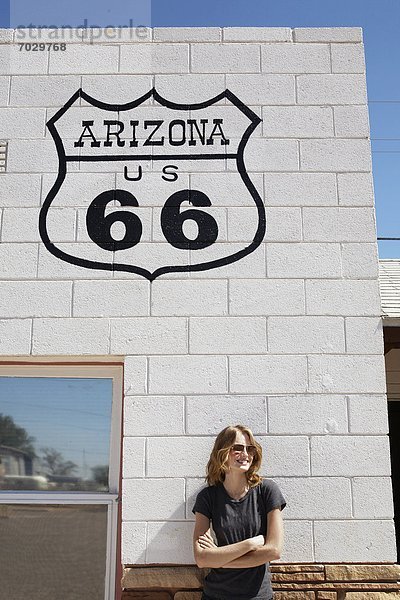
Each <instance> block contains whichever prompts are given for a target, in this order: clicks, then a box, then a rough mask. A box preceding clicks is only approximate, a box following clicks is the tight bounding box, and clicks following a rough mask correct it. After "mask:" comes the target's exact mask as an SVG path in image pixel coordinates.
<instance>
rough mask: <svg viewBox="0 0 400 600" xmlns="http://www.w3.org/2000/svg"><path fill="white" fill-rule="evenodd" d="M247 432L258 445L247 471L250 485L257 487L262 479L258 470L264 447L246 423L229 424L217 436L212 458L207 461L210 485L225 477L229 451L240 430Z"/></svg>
mask: <svg viewBox="0 0 400 600" xmlns="http://www.w3.org/2000/svg"><path fill="white" fill-rule="evenodd" d="M239 431H240V432H241V433H243V434H245V435H246V434H247V435H248V437H249V440H250V443H251V444H252V445H253V446H255V447H256V452H255V454H254V457H253V460H252V463H251V466H250V468H249V470H248V471H247V473H246V477H247V481H248V483H249V485H250V487H255V486H256V485H258V484H259V483H260V481H261V477H260V475H258V473H257V471H258V469H259V468H260V466H261V460H262V448H261V446H260V444H259V443H258V442H257V441H256V440H255V439H254V436H253V433H252V432H251V430H250V429H249V428H248V427H245V426H244V425H228V427H225V429H223V430H222V431H221V432H220V433H219V434H218V435H217V437H216V440H215V442H214V447H213V449H212V450H211V454H210V458H209V460H208V463H207V475H206V481H207V483H208V485H216V484H217V483H222V481H224V479H225V474H226V472H227V470H228V467H227V463H228V456H229V451H230V449H231V447H232V446H233V444H234V443H235V440H236V434H237V433H238V432H239Z"/></svg>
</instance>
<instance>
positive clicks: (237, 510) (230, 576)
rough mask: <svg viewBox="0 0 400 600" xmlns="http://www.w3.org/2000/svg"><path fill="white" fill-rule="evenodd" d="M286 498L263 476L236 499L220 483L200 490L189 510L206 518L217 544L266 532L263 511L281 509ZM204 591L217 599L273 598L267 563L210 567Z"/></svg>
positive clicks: (228, 542)
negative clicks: (238, 566)
mask: <svg viewBox="0 0 400 600" xmlns="http://www.w3.org/2000/svg"><path fill="white" fill-rule="evenodd" d="M285 506H286V500H285V498H284V497H283V495H282V492H281V491H280V489H279V487H278V485H277V484H276V483H275V482H274V481H273V480H272V479H263V480H262V481H261V483H260V484H259V485H257V486H256V487H253V488H250V490H249V491H248V492H247V494H246V495H245V496H244V497H243V498H241V499H240V500H234V499H233V498H231V497H230V496H229V495H228V493H227V491H226V490H225V488H224V486H223V484H222V483H219V484H217V485H212V486H209V487H206V488H204V489H202V490H201V491H200V492H199V494H198V495H197V498H196V502H195V505H194V507H193V509H192V512H193V513H196V512H199V513H201V514H203V515H205V516H206V517H208V518H209V519H210V521H211V523H212V528H213V530H214V533H215V535H216V538H217V543H218V546H226V545H228V544H234V543H236V542H241V541H242V540H245V539H248V538H251V537H254V536H256V535H266V531H267V514H268V512H269V511H271V510H272V509H274V508H280V509H281V510H283V508H284V507H285ZM204 592H205V593H206V594H207V595H208V596H210V597H211V598H216V599H218V600H269V599H270V598H272V597H273V592H272V587H271V573H270V570H269V563H266V564H264V565H260V566H258V567H249V568H244V569H211V570H210V572H209V574H208V575H207V577H206V579H205V581H204Z"/></svg>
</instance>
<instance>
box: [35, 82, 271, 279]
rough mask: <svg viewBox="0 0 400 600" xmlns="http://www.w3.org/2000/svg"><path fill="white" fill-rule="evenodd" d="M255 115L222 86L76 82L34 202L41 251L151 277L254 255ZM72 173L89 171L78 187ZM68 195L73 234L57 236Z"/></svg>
mask: <svg viewBox="0 0 400 600" xmlns="http://www.w3.org/2000/svg"><path fill="white" fill-rule="evenodd" d="M260 121H261V119H260V118H259V117H258V116H257V115H256V114H255V113H254V112H253V111H252V110H251V109H250V108H248V107H247V106H246V105H245V104H243V103H242V102H241V101H240V100H239V98H238V97H237V96H235V95H234V94H233V93H232V92H230V91H229V90H225V91H223V92H222V93H221V94H219V95H218V96H216V97H215V98H212V99H210V100H209V101H207V102H202V103H198V104H176V103H173V102H169V101H168V100H166V99H165V98H163V97H162V96H160V95H159V94H158V93H157V91H156V90H155V89H152V90H150V91H149V92H148V93H147V94H145V95H144V96H142V97H140V98H138V99H136V100H134V101H133V102H130V103H128V104H122V105H119V104H115V105H114V104H106V103H104V102H101V101H98V100H96V99H94V98H92V97H90V96H89V95H87V94H86V93H85V92H83V91H82V90H78V91H77V92H76V93H75V94H74V95H73V96H72V97H71V98H70V100H69V101H68V102H67V103H66V104H65V105H64V106H63V108H61V109H60V110H59V111H58V112H57V113H56V114H55V115H54V116H53V117H52V118H51V119H50V120H49V121H48V123H47V127H48V129H49V131H50V134H51V136H52V137H53V140H54V142H55V144H56V148H57V153H58V157H59V171H58V177H57V179H56V181H55V183H54V185H53V187H52V188H51V190H50V192H49V193H48V195H47V197H46V200H45V202H44V204H43V206H42V209H41V212H40V220H39V231H40V235H41V238H42V240H43V243H44V244H45V246H46V248H47V250H48V251H49V252H51V253H52V254H53V255H54V256H56V257H57V258H59V259H61V260H63V261H66V262H68V263H72V264H75V265H79V266H81V267H86V268H90V269H103V270H110V271H127V272H130V273H136V274H138V275H141V276H143V277H146V278H147V279H149V280H150V281H152V280H154V279H155V278H156V277H159V276H160V275H163V274H165V273H171V272H187V271H205V270H208V269H215V268H218V267H221V266H223V265H227V264H229V263H232V262H235V261H238V260H240V259H241V258H243V257H244V256H246V255H247V254H250V253H251V252H253V251H254V250H255V249H256V248H257V247H258V246H259V245H260V243H261V241H262V240H263V237H264V234H265V209H264V205H263V202H262V199H261V197H260V195H259V193H258V191H257V189H256V187H255V186H254V184H253V182H252V181H251V178H250V176H249V174H248V173H247V171H246V166H245V160H244V150H245V147H246V144H247V142H248V140H249V138H250V136H251V135H252V133H253V132H254V131H255V129H256V128H257V126H258V125H259V123H260ZM77 174H80V177H81V181H82V176H83V178H84V180H85V179H86V181H87V184H86V182H85V181H84V184H83V185H81V187H80V188H79V191H78V193H77V189H76V177H77ZM74 182H75V184H74ZM73 194H75V196H76V206H81V207H82V208H81V209H80V210H79V211H78V238H77V239H75V240H74V241H73V242H71V241H69V242H62V241H59V237H57V231H56V226H55V223H56V222H57V219H53V218H52V213H53V212H54V211H57V210H60V208H65V206H66V200H65V199H66V198H68V197H69V200H68V205H69V206H70V205H71V195H73ZM72 201H73V200H72ZM233 242H234V243H233Z"/></svg>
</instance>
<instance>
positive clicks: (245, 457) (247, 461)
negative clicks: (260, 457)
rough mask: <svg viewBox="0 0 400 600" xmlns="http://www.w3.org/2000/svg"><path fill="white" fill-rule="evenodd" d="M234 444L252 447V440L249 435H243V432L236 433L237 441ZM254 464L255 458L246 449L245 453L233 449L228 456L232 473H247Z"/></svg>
mask: <svg viewBox="0 0 400 600" xmlns="http://www.w3.org/2000/svg"><path fill="white" fill-rule="evenodd" d="M234 444H242V445H244V446H250V445H251V442H250V438H249V436H248V435H247V433H242V432H241V431H237V432H236V439H235V441H234ZM252 462H253V457H252V456H251V455H249V454H248V452H247V450H246V448H245V449H244V450H243V452H237V451H235V450H233V449H232V448H231V449H230V451H229V455H228V468H229V470H230V471H231V472H232V471H237V472H242V473H246V472H247V471H248V470H249V469H250V467H251V463H252Z"/></svg>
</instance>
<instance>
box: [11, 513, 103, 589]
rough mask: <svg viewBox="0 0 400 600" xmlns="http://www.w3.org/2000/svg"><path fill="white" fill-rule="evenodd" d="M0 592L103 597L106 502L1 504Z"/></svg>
mask: <svg viewBox="0 0 400 600" xmlns="http://www.w3.org/2000/svg"><path fill="white" fill-rule="evenodd" d="M0 539H1V540H2V543H1V544H0V564H1V597H2V598H7V599H10V600H27V599H28V598H29V600H55V599H56V598H60V599H61V598H62V600H104V581H105V573H106V540H107V505H97V506H96V505H80V504H78V505H64V506H60V505H34V504H31V505H25V504H19V505H18V504H16V505H9V504H0Z"/></svg>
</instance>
